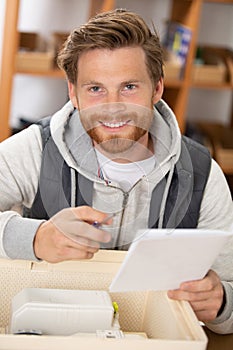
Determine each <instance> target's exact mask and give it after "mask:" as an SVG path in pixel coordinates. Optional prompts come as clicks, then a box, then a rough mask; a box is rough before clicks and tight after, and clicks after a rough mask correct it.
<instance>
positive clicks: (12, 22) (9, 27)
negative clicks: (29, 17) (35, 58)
mask: <svg viewBox="0 0 233 350" xmlns="http://www.w3.org/2000/svg"><path fill="white" fill-rule="evenodd" d="M19 3H20V1H19V0H7V1H6V11H5V25H4V38H3V46H2V66H1V77H0V142H1V141H2V140H4V139H5V138H7V137H8V136H9V135H10V127H9V116H10V108H11V93H12V83H13V76H14V73H15V54H16V50H17V46H18V34H17V25H18V11H19Z"/></svg>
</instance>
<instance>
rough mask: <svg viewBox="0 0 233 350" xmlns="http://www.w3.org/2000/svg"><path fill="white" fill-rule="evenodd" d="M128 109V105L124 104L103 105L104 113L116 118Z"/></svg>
mask: <svg viewBox="0 0 233 350" xmlns="http://www.w3.org/2000/svg"><path fill="white" fill-rule="evenodd" d="M126 109H127V108H126V105H125V103H123V102H108V103H105V104H104V105H103V107H102V113H104V114H106V115H111V116H112V117H114V116H117V115H119V114H121V113H122V112H125V111H126Z"/></svg>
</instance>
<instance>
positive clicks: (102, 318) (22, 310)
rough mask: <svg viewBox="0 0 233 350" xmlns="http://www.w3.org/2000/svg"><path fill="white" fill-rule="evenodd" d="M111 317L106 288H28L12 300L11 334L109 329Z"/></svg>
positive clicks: (111, 308)
mask: <svg viewBox="0 0 233 350" xmlns="http://www.w3.org/2000/svg"><path fill="white" fill-rule="evenodd" d="M113 319H114V308H113V306H112V301H111V298H110V296H109V294H108V293H107V292H106V291H97V290H65V289H42V288H41V289H40V288H27V289H23V290H22V291H21V292H19V293H18V294H17V295H15V297H14V298H13V300H12V313H11V323H10V333H21V334H22V333H25V334H28V333H29V334H43V335H44V334H47V335H49V334H52V335H71V334H75V333H78V332H87V333H92V332H96V330H105V329H112V324H113Z"/></svg>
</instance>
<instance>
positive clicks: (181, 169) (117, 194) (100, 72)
mask: <svg viewBox="0 0 233 350" xmlns="http://www.w3.org/2000/svg"><path fill="white" fill-rule="evenodd" d="M58 62H59V65H60V67H61V68H62V69H64V70H65V72H66V75H67V78H68V88H69V96H70V102H68V103H67V104H66V105H65V106H64V107H63V108H62V109H61V110H60V111H58V112H57V113H56V114H55V115H54V116H53V117H52V118H51V119H50V118H45V119H43V120H42V121H41V122H40V123H39V124H37V125H33V126H31V127H29V128H28V129H26V130H25V131H23V132H21V133H19V134H17V135H15V136H13V137H11V138H9V139H8V140H6V141H5V142H3V143H2V144H1V145H0V164H1V168H0V192H1V197H0V209H1V210H2V213H1V221H0V222H1V228H0V232H1V255H2V256H3V257H10V258H23V259H44V260H47V261H49V262H59V261H63V260H69V259H86V258H91V257H92V256H93V254H95V252H97V251H98V250H99V248H100V247H107V248H113V249H127V248H128V247H129V245H130V243H131V242H132V241H133V240H134V239H135V238H136V237H137V230H138V229H142V228H147V227H148V226H149V227H155V228H156V227H159V228H161V227H169V228H176V227H181V228H185V227H191V228H195V227H197V228H207V229H224V230H229V229H230V226H231V224H232V222H233V220H232V219H233V214H232V201H231V197H230V192H229V189H228V187H227V184H226V181H225V178H224V175H223V173H222V172H221V170H220V168H219V166H218V165H217V164H216V163H215V162H214V161H213V160H211V159H210V156H209V154H208V152H207V150H206V149H205V148H204V147H202V146H201V145H198V144H196V143H194V142H193V141H191V140H189V139H187V138H183V137H181V135H180V131H179V129H178V126H177V122H176V118H175V116H174V115H173V113H172V111H171V110H170V109H169V107H168V106H167V105H166V104H165V103H164V102H163V101H162V100H161V97H162V94H163V58H162V49H161V46H160V42H159V39H158V36H157V35H156V33H152V32H151V31H150V30H149V28H148V27H147V25H146V24H145V23H144V21H143V20H142V19H141V18H140V17H139V16H138V15H136V14H133V13H130V12H127V11H124V10H116V11H112V12H109V13H104V14H101V15H98V16H96V17H95V18H93V19H91V20H90V21H89V22H88V23H87V24H85V25H83V26H81V27H80V28H79V29H76V30H74V31H73V32H72V33H71V35H70V36H69V38H68V40H67V42H66V43H65V45H64V48H63V49H62V50H61V52H60V54H59V57H58ZM15 204H16V205H23V206H24V207H25V209H24V214H25V215H26V214H27V217H21V216H20V215H19V214H17V213H16V212H14V211H12V210H11V207H12V206H13V205H15ZM109 214H112V216H113V217H112V218H110V217H108V215H109ZM104 222H105V224H106V225H103V224H102V225H103V226H101V223H104ZM232 254H233V249H232V246H229V247H228V248H227V249H226V250H224V252H223V254H222V255H221V256H220V258H219V259H218V261H217V262H216V264H215V266H214V267H213V270H210V271H209V273H208V274H207V276H206V277H205V278H203V279H202V280H200V281H189V282H187V283H183V284H182V285H181V286H180V289H179V290H176V291H169V292H168V295H169V297H170V298H174V299H184V300H188V301H189V302H190V303H191V305H192V307H193V309H194V311H195V313H196V315H197V317H198V318H199V319H200V320H201V321H204V322H209V327H210V328H211V329H213V330H215V331H217V332H232V330H233V322H232V321H231V320H232V319H233V312H232V299H233V290H232V288H233V284H231V282H230V281H231V280H232V279H233V269H232V261H231V260H232V259H231V256H232Z"/></svg>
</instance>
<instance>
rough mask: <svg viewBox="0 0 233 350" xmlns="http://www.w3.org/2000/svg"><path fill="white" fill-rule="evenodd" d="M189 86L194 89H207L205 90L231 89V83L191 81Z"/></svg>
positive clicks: (232, 86) (232, 88) (232, 87)
mask: <svg viewBox="0 0 233 350" xmlns="http://www.w3.org/2000/svg"><path fill="white" fill-rule="evenodd" d="M190 87H191V88H194V89H207V90H233V84H230V83H225V84H210V83H192V82H191V84H190Z"/></svg>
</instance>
